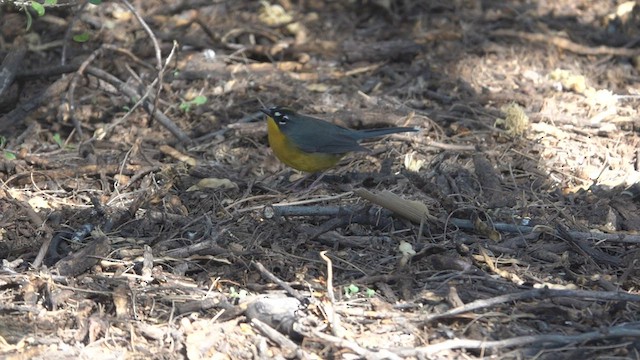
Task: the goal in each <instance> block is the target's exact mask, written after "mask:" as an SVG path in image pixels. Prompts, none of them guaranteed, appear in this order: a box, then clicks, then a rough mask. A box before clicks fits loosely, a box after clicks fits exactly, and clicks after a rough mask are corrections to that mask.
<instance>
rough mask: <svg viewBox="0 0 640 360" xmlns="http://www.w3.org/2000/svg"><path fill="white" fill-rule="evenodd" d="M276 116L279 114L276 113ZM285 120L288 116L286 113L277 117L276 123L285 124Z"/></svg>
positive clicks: (287, 119)
mask: <svg viewBox="0 0 640 360" xmlns="http://www.w3.org/2000/svg"><path fill="white" fill-rule="evenodd" d="M276 116H279V115H277V114H276ZM287 121H289V117H288V116H287V115H285V116H282V117H280V118H279V119H278V124H280V125H285V124H286V123H287Z"/></svg>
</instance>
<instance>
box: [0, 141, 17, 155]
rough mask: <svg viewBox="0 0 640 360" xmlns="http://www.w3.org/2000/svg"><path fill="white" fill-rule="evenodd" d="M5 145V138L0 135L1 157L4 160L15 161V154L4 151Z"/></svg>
mask: <svg viewBox="0 0 640 360" xmlns="http://www.w3.org/2000/svg"><path fill="white" fill-rule="evenodd" d="M6 145H7V138H5V137H4V136H2V135H0V149H2V156H3V157H4V159H5V160H15V159H16V154H14V153H13V152H11V151H9V150H5V149H4V147H5V146H6Z"/></svg>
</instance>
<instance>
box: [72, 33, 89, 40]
mask: <svg viewBox="0 0 640 360" xmlns="http://www.w3.org/2000/svg"><path fill="white" fill-rule="evenodd" d="M73 41H75V42H78V43H84V42H87V41H89V33H86V32H84V33H82V34H78V35H74V36H73Z"/></svg>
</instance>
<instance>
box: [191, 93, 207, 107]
mask: <svg viewBox="0 0 640 360" xmlns="http://www.w3.org/2000/svg"><path fill="white" fill-rule="evenodd" d="M206 102H207V97H206V96H204V95H198V96H196V97H195V99H193V100H191V103H192V104H194V105H203V104H205V103H206Z"/></svg>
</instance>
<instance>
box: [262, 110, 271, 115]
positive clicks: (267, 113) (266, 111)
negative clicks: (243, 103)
mask: <svg viewBox="0 0 640 360" xmlns="http://www.w3.org/2000/svg"><path fill="white" fill-rule="evenodd" d="M260 111H262V112H263V113H265V114H266V115H267V116H272V115H271V110H269V109H260Z"/></svg>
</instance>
